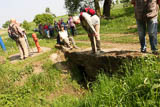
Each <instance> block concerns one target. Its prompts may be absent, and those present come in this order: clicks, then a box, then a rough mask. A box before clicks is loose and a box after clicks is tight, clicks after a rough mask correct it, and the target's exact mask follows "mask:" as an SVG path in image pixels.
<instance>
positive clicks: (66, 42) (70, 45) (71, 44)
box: [59, 25, 78, 49]
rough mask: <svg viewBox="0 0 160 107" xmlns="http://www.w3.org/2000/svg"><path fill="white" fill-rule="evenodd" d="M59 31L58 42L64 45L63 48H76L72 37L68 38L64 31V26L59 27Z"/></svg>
mask: <svg viewBox="0 0 160 107" xmlns="http://www.w3.org/2000/svg"><path fill="white" fill-rule="evenodd" d="M60 29H61V30H60V31H59V36H60V41H61V43H63V44H64V46H67V47H68V48H70V49H72V48H76V49H77V48H78V47H77V46H76V43H75V41H74V39H73V37H69V36H68V32H67V30H64V25H61V28H60Z"/></svg>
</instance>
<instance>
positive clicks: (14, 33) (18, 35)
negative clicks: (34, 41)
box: [8, 19, 29, 60]
mask: <svg viewBox="0 0 160 107" xmlns="http://www.w3.org/2000/svg"><path fill="white" fill-rule="evenodd" d="M8 34H9V36H10V37H11V38H12V39H14V40H15V41H16V44H17V46H18V48H19V51H20V58H21V60H22V59H26V58H27V57H28V55H29V52H28V48H27V44H26V41H25V38H24V33H23V31H22V28H21V27H20V26H19V25H18V24H17V22H16V20H15V19H11V20H10V25H9V27H8Z"/></svg>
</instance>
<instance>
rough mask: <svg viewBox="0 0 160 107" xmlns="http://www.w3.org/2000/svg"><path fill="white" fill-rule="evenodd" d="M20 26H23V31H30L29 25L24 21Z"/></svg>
mask: <svg viewBox="0 0 160 107" xmlns="http://www.w3.org/2000/svg"><path fill="white" fill-rule="evenodd" d="M22 26H23V28H24V29H25V30H29V29H30V25H29V23H28V22H27V21H26V20H24V21H23V23H22Z"/></svg>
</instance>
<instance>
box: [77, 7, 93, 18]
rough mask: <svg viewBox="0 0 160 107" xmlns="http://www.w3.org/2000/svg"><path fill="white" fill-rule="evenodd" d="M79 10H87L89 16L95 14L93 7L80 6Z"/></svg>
mask: <svg viewBox="0 0 160 107" xmlns="http://www.w3.org/2000/svg"><path fill="white" fill-rule="evenodd" d="M80 12H87V13H88V14H90V15H91V16H93V15H95V14H96V12H95V10H94V9H92V8H90V7H82V8H81V9H80Z"/></svg>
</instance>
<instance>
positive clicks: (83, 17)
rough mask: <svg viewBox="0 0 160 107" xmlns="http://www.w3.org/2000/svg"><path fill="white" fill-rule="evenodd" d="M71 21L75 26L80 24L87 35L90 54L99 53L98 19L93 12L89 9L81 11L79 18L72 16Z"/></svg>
mask: <svg viewBox="0 0 160 107" xmlns="http://www.w3.org/2000/svg"><path fill="white" fill-rule="evenodd" d="M73 21H74V23H75V24H79V23H81V25H82V27H83V28H84V29H85V30H86V32H87V33H88V37H89V38H90V41H91V46H92V53H96V54H97V53H101V52H102V51H101V45H100V34H99V32H100V18H99V17H98V16H97V15H96V13H95V11H94V10H93V9H91V8H89V7H88V8H84V9H81V13H80V16H79V17H78V16H74V17H73Z"/></svg>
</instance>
